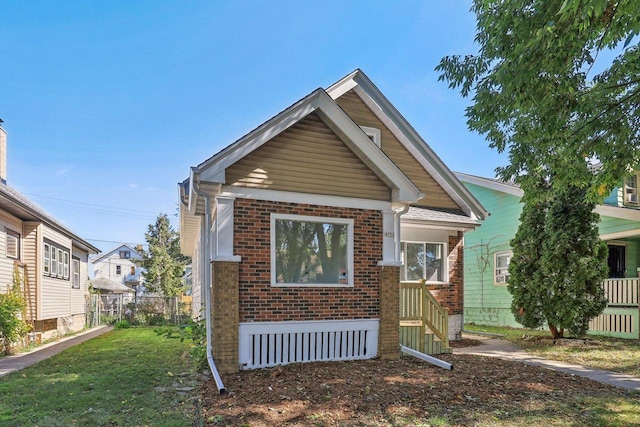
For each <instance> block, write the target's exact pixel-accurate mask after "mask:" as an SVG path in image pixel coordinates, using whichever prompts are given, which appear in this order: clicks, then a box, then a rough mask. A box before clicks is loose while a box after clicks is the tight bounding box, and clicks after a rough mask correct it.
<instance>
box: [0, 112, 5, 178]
mask: <svg viewBox="0 0 640 427" xmlns="http://www.w3.org/2000/svg"><path fill="white" fill-rule="evenodd" d="M2 122H3V120H2V119H0V182H2V183H3V184H6V183H7V132H6V131H5V130H4V129H3V128H2Z"/></svg>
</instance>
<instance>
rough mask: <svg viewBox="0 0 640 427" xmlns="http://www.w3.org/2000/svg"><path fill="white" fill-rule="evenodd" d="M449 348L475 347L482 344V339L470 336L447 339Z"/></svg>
mask: <svg viewBox="0 0 640 427" xmlns="http://www.w3.org/2000/svg"><path fill="white" fill-rule="evenodd" d="M449 345H450V346H451V348H464V347H477V346H479V345H482V341H480V340H474V339H471V338H463V339H461V340H455V341H449Z"/></svg>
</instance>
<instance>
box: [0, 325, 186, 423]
mask: <svg viewBox="0 0 640 427" xmlns="http://www.w3.org/2000/svg"><path fill="white" fill-rule="evenodd" d="M187 351H188V344H186V343H181V342H180V340H176V339H172V340H170V339H166V338H163V337H159V336H157V335H156V333H155V332H154V331H153V330H152V329H149V328H132V329H119V330H115V331H111V332H108V333H106V334H104V335H101V336H99V337H97V338H94V339H92V340H89V341H86V342H84V343H82V344H80V345H77V346H74V347H72V348H70V349H68V350H66V351H64V352H62V353H60V354H58V355H57V356H54V357H52V358H50V359H47V360H45V361H43V362H41V363H39V364H36V365H34V366H32V367H29V368H26V369H23V370H22V371H17V372H14V373H12V374H10V375H7V376H6V377H3V378H0V425H2V426H24V425H32V426H71V425H74V426H105V425H109V426H147V425H148V426H155V425H162V426H185V425H192V424H193V422H194V417H195V409H194V408H193V401H192V400H191V399H192V396H193V395H194V394H196V393H197V392H196V391H193V392H192V393H191V396H190V395H189V393H185V392H184V391H181V390H179V388H180V387H185V386H189V385H191V383H192V380H191V374H192V373H191V372H190V369H189V366H188V365H189V364H188V358H187V356H186V352H187Z"/></svg>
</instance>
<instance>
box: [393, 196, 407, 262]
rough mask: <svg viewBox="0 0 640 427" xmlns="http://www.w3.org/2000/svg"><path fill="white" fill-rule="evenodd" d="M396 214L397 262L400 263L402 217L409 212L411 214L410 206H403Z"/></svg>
mask: <svg viewBox="0 0 640 427" xmlns="http://www.w3.org/2000/svg"><path fill="white" fill-rule="evenodd" d="M395 212H396V215H395V216H396V224H395V226H396V238H395V241H396V261H398V262H400V260H401V259H400V252H401V250H402V242H401V241H400V217H401V216H402V215H404V214H406V213H407V212H409V205H408V204H406V205H404V206H402V208H400V209H398V210H396V211H395Z"/></svg>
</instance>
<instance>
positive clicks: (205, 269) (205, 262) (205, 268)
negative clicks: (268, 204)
mask: <svg viewBox="0 0 640 427" xmlns="http://www.w3.org/2000/svg"><path fill="white" fill-rule="evenodd" d="M193 191H194V192H195V193H196V194H197V195H198V196H200V197H202V198H203V199H204V211H205V212H204V233H203V234H204V236H203V237H204V239H203V240H204V248H203V257H202V273H203V276H204V284H203V285H204V290H205V291H204V295H205V325H206V333H207V336H206V338H207V362H208V363H209V369H210V370H211V375H213V379H214V380H215V382H216V387H218V392H220V394H223V393H224V392H225V388H224V384H223V383H222V378H220V374H219V373H218V368H216V363H215V362H214V360H213V354H212V353H211V329H212V328H211V259H210V254H211V251H210V249H211V248H210V246H211V242H210V238H209V236H210V233H211V230H210V228H211V198H210V197H209V195H208V194H207V193H205V192H204V191H202V190H200V189H199V188H198V183H197V182H195V181H194V182H193Z"/></svg>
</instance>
